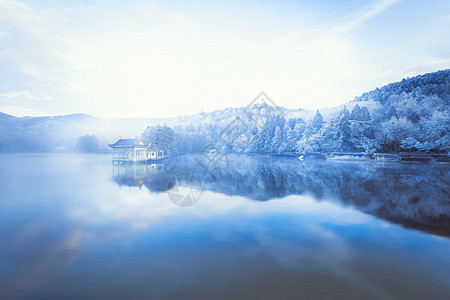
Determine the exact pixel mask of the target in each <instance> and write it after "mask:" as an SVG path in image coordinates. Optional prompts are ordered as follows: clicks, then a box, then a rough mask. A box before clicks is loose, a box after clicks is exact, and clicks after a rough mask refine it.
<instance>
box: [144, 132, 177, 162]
mask: <svg viewBox="0 0 450 300" xmlns="http://www.w3.org/2000/svg"><path fill="white" fill-rule="evenodd" d="M141 137H142V140H143V142H144V143H145V144H151V146H150V147H151V148H155V149H161V150H164V151H165V152H166V153H167V154H169V155H170V154H176V153H178V148H177V140H176V137H175V133H174V131H173V130H172V128H170V127H168V126H166V125H165V124H164V126H160V125H158V126H152V127H150V126H149V127H147V129H145V131H144V132H143V133H142V135H141Z"/></svg>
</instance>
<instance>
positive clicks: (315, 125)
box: [309, 110, 323, 133]
mask: <svg viewBox="0 0 450 300" xmlns="http://www.w3.org/2000/svg"><path fill="white" fill-rule="evenodd" d="M322 125H323V117H322V115H321V114H320V112H319V110H317V111H316V114H315V115H314V118H313V119H312V121H311V123H310V125H309V129H310V131H311V133H317V132H319V130H320V129H321V128H322Z"/></svg>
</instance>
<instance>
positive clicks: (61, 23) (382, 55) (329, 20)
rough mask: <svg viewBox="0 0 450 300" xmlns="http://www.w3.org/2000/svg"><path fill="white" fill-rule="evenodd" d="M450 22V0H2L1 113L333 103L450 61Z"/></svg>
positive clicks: (163, 113) (134, 113)
mask: <svg viewBox="0 0 450 300" xmlns="http://www.w3.org/2000/svg"><path fill="white" fill-rule="evenodd" d="M448 28H450V2H449V1H421V0H372V1H362V0H353V1H351V0H349V1H245V2H244V1H181V0H179V1H126V2H125V1H106V0H104V1H102V0H91V1H88V0H79V1H55V0H54V1H14V0H0V68H1V70H2V72H0V111H2V112H6V113H10V114H13V115H17V116H23V115H57V114H68V113H88V114H92V115H94V116H100V117H170V116H177V115H185V114H193V113H197V112H200V111H202V110H204V111H212V110H216V109H222V108H226V107H229V106H245V105H246V104H247V103H248V102H250V101H251V100H252V99H253V97H255V96H256V95H257V94H258V93H259V92H260V91H262V90H263V91H265V92H266V93H267V94H268V95H269V96H270V97H271V98H272V99H273V100H274V101H275V102H276V103H277V104H279V105H282V106H285V107H290V108H298V107H303V108H310V109H314V108H320V107H329V106H334V105H338V104H341V103H344V102H346V101H349V100H351V99H353V98H354V97H355V96H358V95H360V94H361V93H363V92H365V91H369V90H372V89H374V88H376V87H377V86H382V85H384V84H387V83H389V82H392V81H398V80H401V79H402V78H404V77H411V76H415V75H417V74H422V73H426V72H433V71H437V70H440V69H447V68H449V67H450V30H449V29H448Z"/></svg>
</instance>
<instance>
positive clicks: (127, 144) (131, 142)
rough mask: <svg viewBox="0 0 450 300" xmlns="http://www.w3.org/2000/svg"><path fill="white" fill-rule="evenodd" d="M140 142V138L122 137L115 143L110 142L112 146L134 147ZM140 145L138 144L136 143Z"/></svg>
mask: <svg viewBox="0 0 450 300" xmlns="http://www.w3.org/2000/svg"><path fill="white" fill-rule="evenodd" d="M138 142H139V139H120V140H118V141H117V142H115V143H114V144H110V145H109V146H110V147H111V148H129V147H134V145H136V144H137V143H138ZM136 146H138V145H136ZM140 146H143V145H140Z"/></svg>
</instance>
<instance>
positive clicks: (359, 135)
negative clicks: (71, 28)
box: [0, 69, 450, 154]
mask: <svg viewBox="0 0 450 300" xmlns="http://www.w3.org/2000/svg"><path fill="white" fill-rule="evenodd" d="M449 104H450V69H449V70H443V71H438V72H435V73H428V74H424V75H419V76H416V77H413V78H407V79H403V80H402V81H400V82H395V83H391V84H388V85H386V86H383V87H380V88H376V89H375V90H373V91H370V92H367V93H364V94H363V95H361V96H359V97H356V98H355V99H354V100H352V101H349V102H347V103H346V104H345V105H342V106H339V107H335V108H332V109H327V110H326V113H321V112H320V111H319V110H317V111H315V112H314V111H307V110H303V109H287V108H284V107H280V106H271V105H269V104H266V103H256V104H253V105H251V106H248V107H240V108H227V109H223V110H217V111H213V112H208V113H204V112H202V113H199V114H195V115H191V116H181V117H176V118H166V119H163V118H160V119H100V118H95V117H92V116H88V115H82V114H74V115H66V116H58V117H35V118H33V117H23V118H16V117H13V116H9V115H6V114H3V113H1V114H0V151H20V152H23V151H25V152H33V151H73V150H74V149H94V150H90V151H107V150H108V147H107V142H112V141H114V140H115V139H117V138H118V137H121V136H123V137H131V136H132V137H135V136H139V135H141V134H142V137H143V139H144V140H145V141H146V142H152V144H153V145H155V146H158V145H159V146H160V147H163V148H167V147H169V148H170V151H171V152H172V153H198V152H223V151H225V152H237V153H265V154H284V153H308V152H322V153H323V152H368V153H372V152H399V151H412V152H415V151H424V152H444V153H447V152H449V151H450V136H449V132H450V111H449ZM163 124H164V125H163ZM146 128H147V129H146ZM85 141H89V145H83V143H84V142H85ZM80 143H81V144H80ZM95 145H98V146H95ZM95 149H96V150H95Z"/></svg>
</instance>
